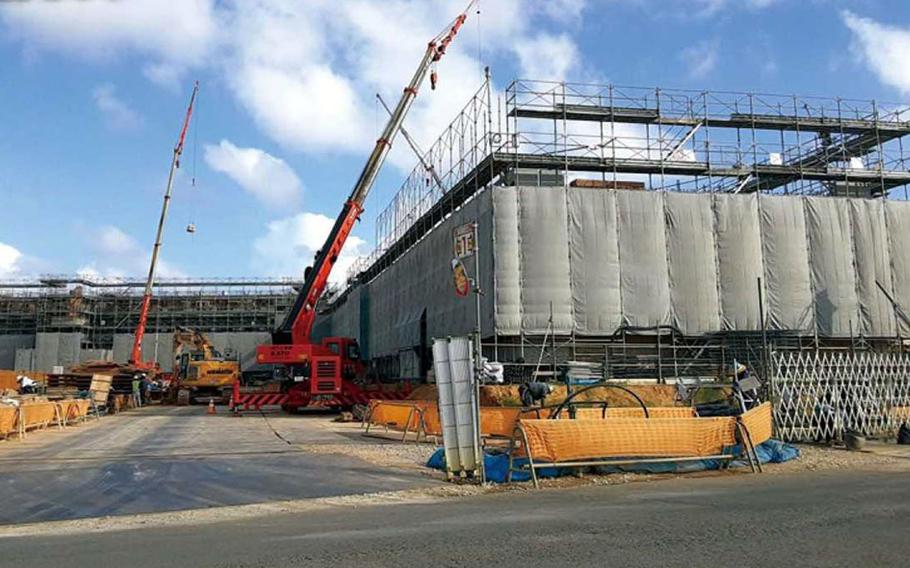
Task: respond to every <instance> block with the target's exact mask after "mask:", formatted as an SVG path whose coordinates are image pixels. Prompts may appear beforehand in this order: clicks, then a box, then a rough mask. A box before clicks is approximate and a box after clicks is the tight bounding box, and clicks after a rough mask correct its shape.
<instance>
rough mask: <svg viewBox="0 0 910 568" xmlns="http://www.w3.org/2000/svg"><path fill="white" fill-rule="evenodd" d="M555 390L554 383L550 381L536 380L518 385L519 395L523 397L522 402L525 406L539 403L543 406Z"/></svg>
mask: <svg viewBox="0 0 910 568" xmlns="http://www.w3.org/2000/svg"><path fill="white" fill-rule="evenodd" d="M552 392H553V385H551V384H548V383H538V382H536V381H534V382H530V383H526V384H522V385H519V386H518V396H520V397H521V404H522V406H524V407H528V408H529V407H532V406H534V405H535V404H537V403H540V406H543V403H544V399H546V398H547V396H549V394H550V393H552Z"/></svg>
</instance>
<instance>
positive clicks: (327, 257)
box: [232, 0, 477, 411]
mask: <svg viewBox="0 0 910 568" xmlns="http://www.w3.org/2000/svg"><path fill="white" fill-rule="evenodd" d="M476 3H477V0H472V1H471V2H470V3H469V4H468V6H467V8H465V9H464V11H462V12H461V13H460V14H459V15H458V16H457V17H456V18H455V20H454V21H453V22H452V23H451V24H450V25H449V26H447V27H446V29H445V30H443V31H442V32H441V33H440V34H439V35H437V36H436V37H435V38H433V39H432V40H431V41H430V42H429V44H427V49H426V52H425V53H424V55H423V59H421V61H420V64H419V65H418V66H417V70H416V71H415V72H414V76H413V77H412V78H411V82H410V83H409V84H408V86H407V87H405V89H404V92H403V93H402V95H401V98H400V99H399V101H398V105H397V106H396V107H395V110H394V111H392V113H391V116H390V118H389V121H388V123H387V124H386V126H385V129H384V130H383V132H382V135H381V136H380V137H379V140H377V141H376V146H375V147H374V148H373V152H372V153H371V154H370V157H369V159H368V160H367V162H366V164H365V165H364V167H363V171H362V172H361V174H360V177H359V178H358V180H357V183H356V184H355V185H354V189H353V191H351V195H350V197H348V199H347V201H345V203H344V207H342V209H341V213H340V214H339V215H338V218H337V219H336V220H335V225H334V226H333V227H332V231H331V232H330V233H329V236H328V238H327V239H326V242H325V244H324V245H323V247H322V248H321V249H320V250H319V252H317V253H316V258H315V261H314V264H313V266H312V268H310V269H309V270H308V271H307V272H306V275H305V277H304V283H303V286H302V288H301V289H300V292H299V293H298V295H297V298H296V300H295V302H294V305H293V307H292V308H291V310H290V311H289V312H288V314H287V316H286V317H285V319H284V321H283V323H282V324H281V325H280V326H279V327H278V329H276V330H275V331H274V332H273V333H272V343H271V344H268V345H260V346H259V347H257V349H256V360H257V362H258V363H260V364H271V365H277V366H279V367H278V368H279V369H284V374H285V377H284V378H285V384H286V387H287V388H286V389H285V392H283V393H280V394H263V393H257V394H243V393H241V391H240V386H239V383H237V384H235V387H234V397H233V400H232V405H233V406H234V408H235V409H237V408H239V407H240V406H246V407H250V406H253V407H259V406H261V405H262V404H282V405H283V406H284V408H285V409H286V410H291V411H293V410H296V409H297V408H300V407H304V406H307V405H309V404H310V402H313V401H319V402H320V403H322V404H323V405H324V406H335V407H346V406H351V405H353V404H357V403H361V404H362V403H364V402H366V401H367V400H369V399H373V398H397V397H398V396H400V393H396V392H390V391H376V390H373V391H368V390H365V389H363V388H362V387H360V386H359V385H357V384H356V383H355V382H354V379H356V378H358V377H361V376H362V375H363V372H364V369H365V366H364V364H363V362H362V361H361V358H360V352H359V348H358V345H357V341H356V340H355V339H353V338H349V337H327V338H325V339H323V340H322V341H321V342H320V343H314V342H313V341H312V338H311V332H312V330H313V323H314V321H315V319H316V305H317V304H318V302H319V299H320V298H321V297H322V294H323V292H324V291H325V287H326V284H327V283H328V280H329V275H330V274H331V272H332V268H333V267H334V266H335V262H336V261H337V260H338V257H339V255H340V254H341V249H342V248H343V247H344V244H345V242H346V241H347V239H348V236H349V235H350V233H351V230H352V229H353V227H354V223H355V222H356V221H357V220H358V219H359V217H360V214H361V213H362V212H363V203H364V201H365V200H366V197H367V195H368V194H369V192H370V189H371V188H372V187H373V183H374V182H375V181H376V176H377V175H378V174H379V170H380V168H381V167H382V164H383V162H384V161H385V159H386V156H387V155H388V153H389V149H390V148H391V146H392V142H393V141H394V140H395V136H396V135H397V134H398V132H399V131H400V130H401V125H402V122H404V118H405V116H406V115H407V114H408V111H409V110H410V109H411V105H412V104H413V103H414V99H415V98H416V97H417V91H418V89H419V88H420V86H421V85H422V84H423V82H424V80H425V79H426V77H427V75H428V74H429V75H430V85H431V88H433V89H435V88H436V83H437V77H436V72H435V70H434V69H433V67H434V65H435V64H436V63H437V62H438V61H439V60H440V59H442V57H443V56H444V55H445V53H446V50H447V49H448V47H449V44H450V43H452V40H454V39H455V36H456V35H457V34H458V31H459V30H460V29H461V27H462V26H463V25H464V23H465V20H467V17H468V12H469V11H470V10H471V8H472V7H473V6H474V5H475V4H476Z"/></svg>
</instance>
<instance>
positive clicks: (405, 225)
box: [347, 77, 910, 281]
mask: <svg viewBox="0 0 910 568" xmlns="http://www.w3.org/2000/svg"><path fill="white" fill-rule="evenodd" d="M908 134H910V106H908V105H897V104H886V103H881V102H877V101H875V100H852V99H843V98H825V97H806V96H799V95H773V94H760V93H737V92H711V91H686V90H674V89H662V88H642V87H622V86H616V85H603V84H587V83H564V82H547V81H534V80H516V81H513V82H512V83H511V84H510V85H509V86H508V88H507V89H506V90H505V92H503V93H499V94H495V95H494V92H493V89H492V87H491V84H490V79H489V77H488V78H487V80H486V81H485V82H484V84H483V85H482V86H481V87H480V89H479V90H478V91H477V92H476V93H475V94H474V95H473V96H472V97H471V99H470V100H469V101H468V103H467V104H466V105H465V107H464V108H463V109H462V110H461V111H460V112H459V113H458V114H457V116H456V117H455V119H454V120H453V121H452V123H451V124H450V125H449V126H448V127H447V128H446V129H445V131H444V132H443V133H442V135H441V136H440V137H439V138H438V139H437V140H436V142H435V143H434V144H433V145H432V146H431V147H430V149H429V150H428V151H427V153H426V155H425V157H424V162H425V163H426V164H427V166H428V167H424V165H423V164H418V165H417V166H416V167H415V168H414V170H413V171H412V172H411V174H410V175H409V176H408V177H407V178H406V180H405V182H404V184H403V185H402V187H401V189H400V190H399V192H398V193H397V194H396V195H395V197H394V198H393V199H392V201H391V203H390V204H389V206H388V207H386V209H384V210H383V211H381V212H380V213H379V215H378V216H377V218H376V237H375V242H376V247H375V249H374V250H373V251H372V253H371V254H369V255H367V256H365V257H363V258H361V259H360V260H359V261H358V262H357V263H355V264H354V265H353V266H352V267H351V268H350V270H349V272H348V275H347V276H348V280H349V281H355V280H359V281H369V280H371V279H372V278H375V276H376V275H378V274H379V273H380V272H381V271H382V270H384V269H385V268H386V267H388V266H389V265H390V264H391V263H392V262H394V261H395V259H397V258H398V257H399V256H400V255H401V254H403V253H404V251H406V250H407V249H408V248H410V247H411V246H413V245H414V244H415V243H416V242H417V241H418V240H420V239H421V238H422V237H423V235H425V234H427V233H428V232H429V231H431V230H432V229H433V227H435V226H436V225H437V224H438V223H440V222H441V221H442V220H443V219H445V218H446V217H447V216H448V214H449V213H451V212H452V211H454V210H455V209H457V208H458V207H459V206H461V205H462V204H463V203H464V202H466V201H467V200H468V199H470V198H471V197H472V196H473V195H474V194H475V193H477V192H478V191H479V190H480V189H483V188H485V187H488V186H490V185H496V184H499V185H572V184H576V183H583V182H582V181H580V180H595V181H598V182H600V184H601V185H600V186H601V187H605V188H606V187H622V186H623V184H626V186H631V185H636V186H639V187H642V188H643V189H647V190H664V191H686V192H724V193H733V194H737V193H754V192H765V193H774V194H785V195H830V196H844V197H882V198H887V197H889V196H890V195H892V194H893V192H894V190H895V189H897V188H900V187H903V188H904V194H903V197H904V198H907V194H906V187H907V184H910V171H908V158H910V154H908V152H910V148H908V151H906V152H905V150H904V138H906V136H907V135H908Z"/></svg>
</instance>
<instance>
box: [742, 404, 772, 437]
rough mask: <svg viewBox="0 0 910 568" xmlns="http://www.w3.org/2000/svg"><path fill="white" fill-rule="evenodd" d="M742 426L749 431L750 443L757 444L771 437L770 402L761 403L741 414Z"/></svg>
mask: <svg viewBox="0 0 910 568" xmlns="http://www.w3.org/2000/svg"><path fill="white" fill-rule="evenodd" d="M741 420H742V423H743V426H745V428H746V431H747V432H749V437H750V438H751V439H752V445H753V446H757V445H759V444H761V443H762V442H766V441H768V440H770V439H771V435H772V432H771V403H770V402H765V403H762V404H760V405H758V406H756V407H755V408H753V409H752V410H749V411H748V412H746V413H745V414H743V415H742V416H741Z"/></svg>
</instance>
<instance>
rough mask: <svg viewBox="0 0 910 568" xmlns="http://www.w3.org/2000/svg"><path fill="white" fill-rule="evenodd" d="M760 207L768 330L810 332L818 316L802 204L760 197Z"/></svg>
mask: <svg viewBox="0 0 910 568" xmlns="http://www.w3.org/2000/svg"><path fill="white" fill-rule="evenodd" d="M759 205H760V207H761V228H762V245H763V249H762V251H763V258H764V263H765V289H766V291H767V293H768V298H767V307H766V308H765V309H766V310H767V312H768V320H769V322H768V327H769V328H772V329H792V330H802V331H805V332H811V331H812V330H813V328H814V325H815V313H814V307H813V301H812V283H811V280H810V276H809V244H808V239H807V237H806V217H805V213H804V212H803V201H802V199H800V198H796V199H794V198H789V197H761V198H760V199H759Z"/></svg>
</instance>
